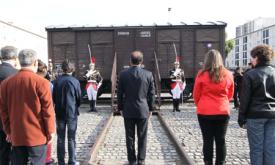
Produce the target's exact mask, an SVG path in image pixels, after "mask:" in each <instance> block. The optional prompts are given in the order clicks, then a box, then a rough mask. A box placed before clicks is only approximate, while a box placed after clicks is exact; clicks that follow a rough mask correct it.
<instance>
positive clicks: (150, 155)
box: [97, 116, 179, 165]
mask: <svg viewBox="0 0 275 165" xmlns="http://www.w3.org/2000/svg"><path fill="white" fill-rule="evenodd" d="M136 142H137V137H136ZM136 147H137V143H136ZM136 150H137V149H136ZM176 162H179V158H178V156H177V152H176V150H175V148H174V146H173V145H172V142H171V141H170V140H169V138H168V136H167V135H166V133H165V130H164V129H163V128H162V126H161V125H160V122H159V120H158V118H157V116H152V118H151V119H150V121H149V126H148V141H147V155H146V164H148V165H162V164H165V165H175V164H176ZM97 164H106V165H111V164H112V165H113V164H117V165H121V164H127V151H126V142H125V130H124V124H123V118H122V117H121V116H115V118H114V120H113V123H112V126H111V128H110V130H109V131H108V133H107V135H106V138H105V141H104V143H103V144H102V146H101V148H100V150H99V153H98V156H97Z"/></svg>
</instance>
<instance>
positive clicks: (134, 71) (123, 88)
mask: <svg viewBox="0 0 275 165" xmlns="http://www.w3.org/2000/svg"><path fill="white" fill-rule="evenodd" d="M117 97H118V110H119V111H120V110H123V117H125V118H140V119H142V118H148V117H149V111H153V107H154V106H153V105H154V100H155V86H154V78H153V75H152V73H151V72H149V71H147V70H144V69H142V68H140V67H138V66H132V67H130V68H128V69H126V70H123V71H122V72H121V73H120V76H119V82H118V96H117Z"/></svg>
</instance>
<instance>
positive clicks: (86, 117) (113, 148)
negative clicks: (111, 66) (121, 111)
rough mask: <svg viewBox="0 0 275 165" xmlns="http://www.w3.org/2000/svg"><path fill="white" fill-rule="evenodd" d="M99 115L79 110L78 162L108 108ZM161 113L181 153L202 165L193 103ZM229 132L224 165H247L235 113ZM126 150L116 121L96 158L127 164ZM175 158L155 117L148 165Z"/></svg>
mask: <svg viewBox="0 0 275 165" xmlns="http://www.w3.org/2000/svg"><path fill="white" fill-rule="evenodd" d="M98 110H99V113H87V111H88V105H83V106H81V115H80V117H79V124H78V131H77V159H78V161H80V162H81V161H83V160H84V159H85V158H86V157H87V154H89V151H90V149H91V147H92V145H93V143H94V142H95V138H96V136H97V135H98V133H99V132H100V131H101V128H102V126H103V124H104V122H105V120H106V119H107V117H108V115H109V111H110V106H109V105H108V106H107V105H99V108H98ZM161 113H162V114H163V115H164V118H165V120H166V122H167V123H168V125H169V126H170V128H171V129H172V130H173V132H174V133H175V134H176V137H177V138H178V140H179V141H180V142H181V143H182V145H183V147H184V149H185V150H186V151H187V152H188V154H189V156H190V157H191V158H192V159H193V160H194V161H195V162H196V164H203V160H202V158H203V156H202V140H201V139H202V137H201V132H200V129H199V125H198V122H197V117H196V113H195V108H194V105H193V104H192V103H188V104H185V105H184V106H183V107H181V112H176V113H174V112H172V106H171V105H163V106H162V107H161ZM231 114H232V115H231V119H230V122H229V129H228V131H227V137H226V144H227V163H226V164H228V165H239V164H240V165H241V164H245V165H247V164H249V155H248V153H249V149H248V142H247V137H246V130H243V129H240V128H239V126H238V124H237V122H236V121H237V113H236V112H235V111H234V110H232V111H231ZM53 157H54V158H55V159H56V140H55V143H54V144H53ZM126 160H127V157H126V146H125V134H124V126H123V120H122V118H121V117H115V118H114V121H113V125H112V129H111V131H109V132H108V134H107V136H106V141H105V142H104V145H103V146H102V147H101V149H100V152H99V154H98V157H97V161H98V163H99V164H106V165H107V164H108V165H111V164H126V162H127V161H126ZM177 160H178V157H177V155H176V151H175V149H174V148H173V146H172V145H171V142H170V141H169V139H168V138H167V136H166V134H165V133H164V130H163V129H162V127H160V125H159V122H158V121H157V117H153V118H152V119H151V121H150V123H149V134H148V152H147V163H148V164H159V165H162V164H166V165H173V164H176V161H177Z"/></svg>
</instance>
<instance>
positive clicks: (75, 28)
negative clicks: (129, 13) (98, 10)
mask: <svg viewBox="0 0 275 165" xmlns="http://www.w3.org/2000/svg"><path fill="white" fill-rule="evenodd" d="M226 25H227V23H225V22H222V21H217V23H216V22H208V23H207V24H201V23H199V22H194V24H186V23H184V22H182V23H181V24H180V25H176V24H175V25H174V24H170V23H169V24H166V25H164V24H162V25H157V24H154V25H131V26H129V25H124V26H113V25H110V26H90V25H83V26H78V25H72V26H64V25H58V26H48V27H46V31H63V30H67V31H83V30H114V29H132V28H133V29H136V28H158V29H162V28H164V29H165V28H169V29H170V28H186V29H189V28H198V29H199V28H225V27H226Z"/></svg>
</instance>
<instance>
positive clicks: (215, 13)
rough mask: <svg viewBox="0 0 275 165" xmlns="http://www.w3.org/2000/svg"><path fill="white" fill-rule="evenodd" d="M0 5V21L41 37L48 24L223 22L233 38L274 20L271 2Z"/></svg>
mask: <svg viewBox="0 0 275 165" xmlns="http://www.w3.org/2000/svg"><path fill="white" fill-rule="evenodd" d="M0 4H1V5H0V20H3V21H6V22H13V24H14V25H18V26H23V27H24V28H26V29H28V30H32V31H34V32H36V33H39V34H41V35H43V36H46V32H45V27H46V26H49V25H62V24H63V25H65V26H69V25H74V24H76V25H81V26H82V25H91V26H94V25H111V24H113V25H125V24H128V25H139V24H143V25H152V24H153V23H157V24H165V23H167V22H168V21H170V22H171V23H172V24H179V22H180V21H183V22H186V23H193V22H201V23H206V22H207V21H224V22H227V23H228V26H227V29H226V31H227V33H228V36H229V38H233V37H234V36H235V27H236V26H238V25H241V24H244V23H245V22H247V21H249V20H252V19H255V18H257V17H275V14H274V13H275V11H274V8H275V1H274V0H257V1H256V0H44V1H42V0H0ZM168 8H171V11H170V14H169V13H168Z"/></svg>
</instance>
